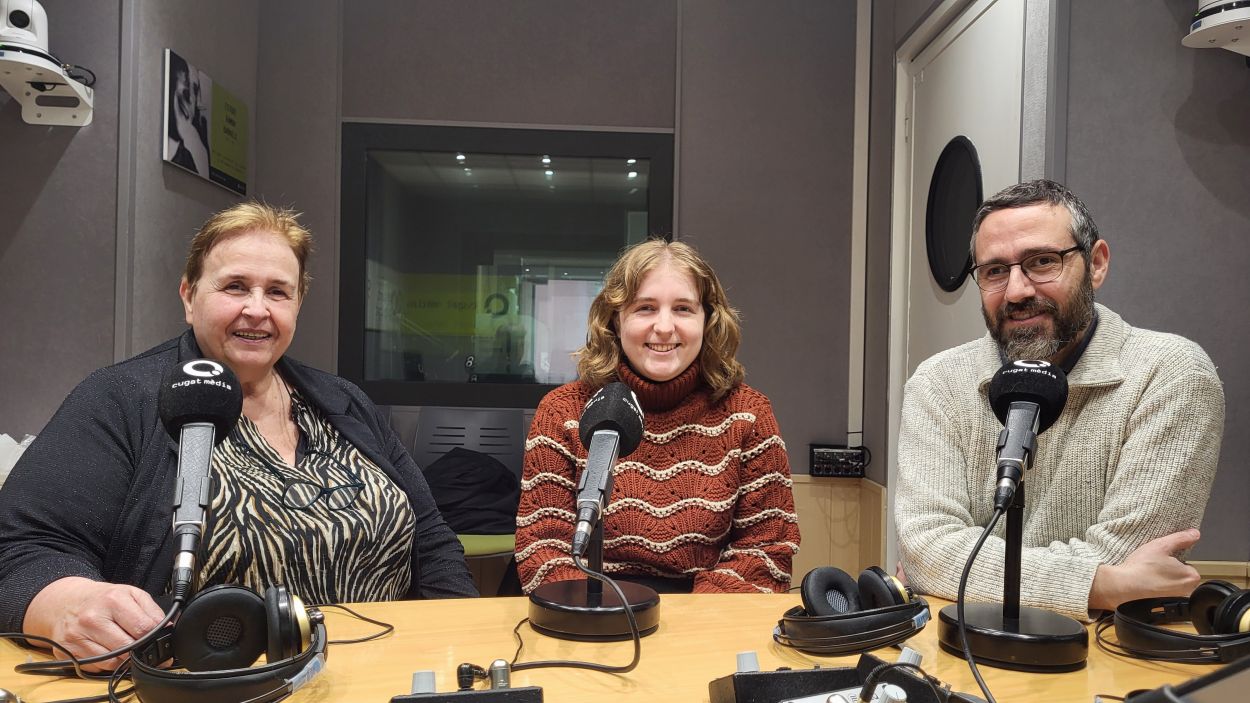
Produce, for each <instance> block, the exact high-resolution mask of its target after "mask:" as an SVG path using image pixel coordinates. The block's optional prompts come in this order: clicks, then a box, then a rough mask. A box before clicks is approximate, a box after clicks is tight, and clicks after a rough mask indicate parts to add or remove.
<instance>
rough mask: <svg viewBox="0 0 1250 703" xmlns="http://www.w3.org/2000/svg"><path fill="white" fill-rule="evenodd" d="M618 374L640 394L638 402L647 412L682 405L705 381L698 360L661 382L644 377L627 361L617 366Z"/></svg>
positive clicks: (622, 380) (631, 388)
mask: <svg viewBox="0 0 1250 703" xmlns="http://www.w3.org/2000/svg"><path fill="white" fill-rule="evenodd" d="M616 375H617V377H618V378H620V379H621V383H624V384H625V385H627V386H629V388H630V390H632V391H633V392H634V394H635V395H637V396H638V403H639V404H641V405H642V409H643V411H645V412H664V411H665V410H671V409H672V408H675V407H677V406H678V405H680V404H681V401H683V400H685V399H686V397H687V396H689V395H690V394H691V393H693V392H694V391H695V389H697V388H698V387H699V386H700V385H701V384H702V383H703V376H702V375H701V374H700V373H699V362H697V361H696V362H694V363H693V364H691V365H690V366H687V367H686V370H685V371H682V372H681V373H679V374H677V376H676V377H675V378H672V379H670V380H668V381H664V382H661V383H657V382H655V381H652V380H650V379H647V378H643V377H642V376H640V375H638V374H637V373H636V372H635V371H634V370H633V369H632V368H630V367H629V364H627V363H625V362H621V365H620V366H619V367H617V369H616Z"/></svg>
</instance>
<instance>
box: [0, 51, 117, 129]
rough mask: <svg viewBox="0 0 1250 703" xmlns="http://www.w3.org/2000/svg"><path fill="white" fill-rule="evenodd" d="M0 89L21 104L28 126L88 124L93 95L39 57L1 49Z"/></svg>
mask: <svg viewBox="0 0 1250 703" xmlns="http://www.w3.org/2000/svg"><path fill="white" fill-rule="evenodd" d="M0 86H3V87H4V89H5V90H6V91H8V93H9V95H12V96H13V97H14V99H16V100H17V101H18V102H19V103H21V104H22V119H23V120H25V121H26V122H27V123H29V124H42V125H56V126H61V127H85V126H86V125H89V124H91V115H92V112H93V110H94V103H95V91H94V90H92V89H91V88H89V87H87V86H85V85H83V84H82V83H79V82H78V81H76V80H74V79H73V78H70V77H69V76H68V75H67V74H66V73H65V70H64V69H62V68H61V67H60V66H58V65H56V64H54V63H52V62H51V61H49V60H48V59H46V58H44V57H42V56H36V55H35V54H33V53H28V52H26V51H20V50H12V49H9V48H7V47H3V46H0Z"/></svg>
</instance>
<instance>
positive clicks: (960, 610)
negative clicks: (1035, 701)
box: [955, 508, 1004, 703]
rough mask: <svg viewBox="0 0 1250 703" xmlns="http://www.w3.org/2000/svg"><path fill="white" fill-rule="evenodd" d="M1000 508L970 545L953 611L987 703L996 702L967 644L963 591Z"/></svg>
mask: <svg viewBox="0 0 1250 703" xmlns="http://www.w3.org/2000/svg"><path fill="white" fill-rule="evenodd" d="M1003 512H1004V511H1003V509H1002V508H995V509H994V515H993V517H991V518H990V523H989V524H988V525H986V526H985V529H984V530H983V531H982V532H981V537H980V538H979V539H978V540H977V543H976V544H975V545H974V546H973V547H972V552H971V553H969V554H968V561H967V562H966V563H965V564H964V571H963V573H962V574H960V575H959V593H958V594H957V595H956V596H955V612H956V616H957V618H958V619H959V644H960V645H961V646H962V647H963V650H964V658H965V659H967V660H968V668H970V669H972V678H974V679H976V680H977V685H978V686H980V687H981V693H984V694H985V700H986V701H987V703H998V701H996V700H994V694H992V693H990V687H989V686H986V685H985V679H983V678H981V671H980V670H979V669H977V660H976V657H974V656H972V647H969V646H968V625H967V623H965V622H964V591H965V590H967V588H968V576H969V574H971V573H972V562H974V561H976V558H977V554H979V553H980V552H981V547H983V546H985V540H986V539H988V538H989V536H990V533H991V532H993V531H994V526H995V525H997V524H998V519H999V518H1001V517H1002V516H1003Z"/></svg>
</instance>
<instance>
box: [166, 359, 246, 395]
mask: <svg viewBox="0 0 1250 703" xmlns="http://www.w3.org/2000/svg"><path fill="white" fill-rule="evenodd" d="M182 372H183V373H184V374H186V375H187V376H191V377H192V378H186V379H183V380H181V381H175V382H174V383H173V384H172V385H170V388H183V387H185V386H200V385H204V386H216V387H218V388H224V389H226V390H228V391H229V390H234V386H231V385H230V384H229V383H228V382H226V381H224V380H221V379H219V378H217V376H220V375H222V374H223V373H225V372H226V368H225V367H224V366H222V365H221V364H219V363H217V362H216V361H213V360H211V359H194V360H192V361H188V362H187V363H185V364H183V365H182Z"/></svg>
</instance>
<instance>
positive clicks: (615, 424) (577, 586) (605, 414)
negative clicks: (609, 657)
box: [529, 382, 660, 642]
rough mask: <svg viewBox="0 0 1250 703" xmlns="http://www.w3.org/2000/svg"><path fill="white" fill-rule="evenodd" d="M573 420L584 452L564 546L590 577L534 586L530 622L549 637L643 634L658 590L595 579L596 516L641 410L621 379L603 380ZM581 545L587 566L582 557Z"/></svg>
mask: <svg viewBox="0 0 1250 703" xmlns="http://www.w3.org/2000/svg"><path fill="white" fill-rule="evenodd" d="M578 424H579V434H580V437H581V440H582V445H583V446H585V447H586V448H587V457H586V469H585V470H584V471H582V476H581V480H580V481H579V482H578V485H577V491H578V492H577V503H576V510H577V526H576V528H575V529H574V531H573V539H572V548H571V550H570V551H571V553H572V555H573V563H574V564H575V565H577V568H579V569H581V570H582V571H583V572H585V573H586V574H587V575H588V576H590V578H588V579H586V580H582V579H574V580H568V581H554V582H551V583H545V584H543V585H541V586H539V587H538V588H536V589H534V592H533V593H531V594H530V607H529V620H530V626H531V627H533V628H534V629H535V630H537V631H539V632H541V633H543V634H545V635H550V636H552V637H557V638H560V639H570V640H584V641H593V642H606V641H616V640H627V639H631V638H633V637H634V636H635V635H634V632H635V630H637V631H638V636H646V635H649V634H651V633H652V632H655V630H656V628H657V627H659V621H660V596H659V594H657V593H656V592H655V591H654V590H653V589H651V588H648V587H646V586H642V585H639V584H636V583H629V582H622V583H619V584H616V583H613V589H612V590H610V591H608V592H607V593H604V590H603V582H602V581H601V580H600V579H606V578H607V577H605V576H603V574H602V572H603V519H602V518H603V512H604V509H605V508H606V507H607V504H608V500H609V498H610V497H611V494H612V480H613V477H612V469H613V468H614V467H615V466H616V462H617V460H618V459H620V458H624V457H626V456H629V455H630V454H631V453H632V452H633V451H634V450H635V449H637V448H638V445H639V443H641V442H642V410H641V408H639V407H638V399H637V398H636V397H634V392H633V391H631V390H629V387H628V386H626V385H625V384H623V383H620V382H616V383H609V384H608V385H606V386H604V387H603V388H601V389H599V391H598V392H596V393H595V394H594V395H593V396H592V397H591V398H590V401H589V402H587V403H586V408H585V410H583V411H582V417H581V420H580V421H579V423H578ZM588 552H589V556H590V565H589V567H587V566H586V565H585V564H583V563H582V558H583V557H585V556H586V555H587V553H588ZM618 591H619V592H618ZM631 621H634V622H631Z"/></svg>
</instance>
